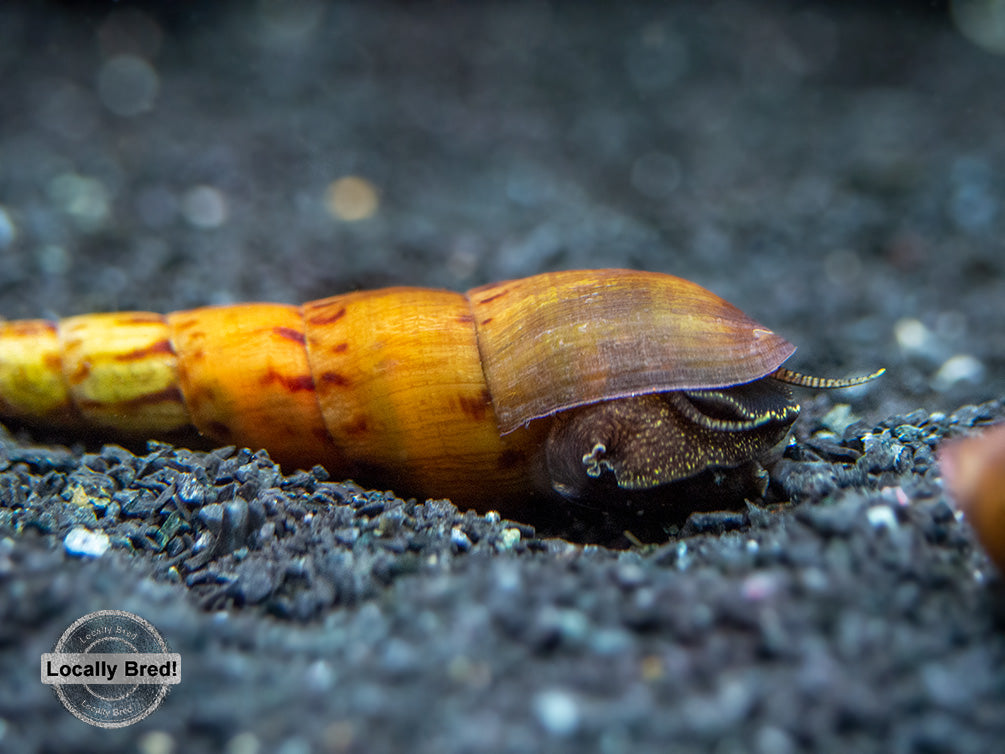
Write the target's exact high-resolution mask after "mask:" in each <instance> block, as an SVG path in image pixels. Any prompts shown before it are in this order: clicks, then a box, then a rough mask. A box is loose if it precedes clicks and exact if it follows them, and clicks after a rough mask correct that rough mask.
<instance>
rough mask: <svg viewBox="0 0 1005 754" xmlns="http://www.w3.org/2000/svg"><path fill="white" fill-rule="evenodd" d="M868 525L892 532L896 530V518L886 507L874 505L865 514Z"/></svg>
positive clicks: (888, 507)
mask: <svg viewBox="0 0 1005 754" xmlns="http://www.w3.org/2000/svg"><path fill="white" fill-rule="evenodd" d="M865 516H866V518H868V519H869V523H870V524H872V525H873V527H874V528H876V529H880V528H883V529H888V530H893V529H896V528H897V517H896V516H895V515H893V510H892V509H891V508H890V506H888V505H874V506H872V507H871V508H869V510H867V511H866V512H865Z"/></svg>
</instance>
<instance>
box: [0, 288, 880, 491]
mask: <svg viewBox="0 0 1005 754" xmlns="http://www.w3.org/2000/svg"><path fill="white" fill-rule="evenodd" d="M794 350H795V347H794V346H792V344H790V343H789V342H788V341H786V340H785V339H784V338H782V337H781V336H779V335H777V334H775V333H773V332H772V331H771V330H769V329H767V328H765V327H763V326H762V325H759V324H758V323H757V322H755V321H753V320H752V319H750V318H749V317H747V316H746V315H745V314H743V313H742V312H740V311H739V310H738V309H737V308H736V307H734V306H732V305H731V304H729V303H727V302H726V301H724V300H723V299H721V298H719V297H718V296H715V295H714V294H712V293H710V292H709V291H707V290H705V289H704V288H702V287H700V286H698V285H696V284H694V283H691V282H689V281H687V280H683V279H681V278H677V277H673V276H670V275H663V274H658V273H647V272H635V271H630V270H584V271H570V272H555V273H548V274H544V275H537V276H534V277H530V278H525V279H522V280H512V281H507V282H503V283H496V284H493V285H487V286H482V287H480V288H475V289H474V290H472V291H470V292H468V294H466V295H464V294H460V293H453V292H450V291H444V290H435V289H425V288H387V289H383V290H376V291H358V292H353V293H346V294H342V295H338V296H333V297H331V298H326V299H321V300H318V301H312V302H309V303H307V304H304V305H303V306H300V307H297V306H287V305H282V304H240V305H235V306H226V307H210V308H203V309H194V310H189V311H182V312H176V313H173V314H168V315H160V314H153V313H149V312H120V313H113V314H91V315H81V316H76V317H70V318H67V319H63V320H61V321H59V322H48V321H44V320H28V321H20V322H6V323H3V322H0V418H3V419H12V420H17V421H22V422H29V423H36V424H47V425H49V426H54V427H66V428H68V429H82V428H91V429H94V430H96V431H108V432H111V433H114V434H119V435H126V436H132V437H138V438H149V437H154V436H165V435H166V436H168V437H177V435H178V433H180V432H183V431H185V429H186V428H187V427H194V428H195V429H196V430H198V432H199V433H201V434H202V435H204V436H206V437H209V438H211V439H212V440H213V441H215V442H218V443H223V444H240V445H246V446H249V447H252V448H266V449H268V451H269V452H270V454H271V455H272V456H273V457H274V458H276V459H277V460H278V461H280V462H281V463H283V464H284V465H287V466H300V467H309V466H311V465H313V464H315V463H321V464H323V465H325V466H326V467H328V469H329V470H330V471H331V473H333V474H339V475H351V476H355V477H356V478H357V479H359V480H360V481H364V482H366V483H370V484H382V485H389V486H393V487H395V488H396V489H398V490H399V491H404V492H409V493H412V494H419V495H430V496H442V497H452V498H454V499H455V501H457V502H460V503H464V504H472V505H475V506H476V507H479V508H482V509H485V508H499V507H505V506H506V503H507V501H514V500H516V501H518V504H522V503H525V502H526V500H527V499H528V497H529V496H531V493H533V492H535V491H538V492H542V493H544V494H555V493H558V494H559V495H561V496H564V497H567V498H574V499H585V498H588V497H590V496H591V495H594V494H595V493H598V492H599V493H600V494H603V495H606V494H608V493H609V492H610V491H611V489H617V490H638V489H647V488H652V487H659V486H661V485H666V484H668V483H671V482H675V481H678V480H682V479H687V478H691V477H694V476H695V475H698V474H701V473H702V472H703V471H704V470H707V469H716V468H720V467H721V468H726V467H736V466H742V465H745V464H749V463H756V462H758V461H759V460H761V459H763V458H764V457H765V455H766V454H768V453H770V452H772V450H773V449H774V448H776V447H777V446H778V444H779V443H780V442H781V441H782V440H783V439H784V437H785V434H786V432H787V431H788V428H789V426H790V425H791V424H792V422H793V421H794V420H795V418H796V415H797V414H798V410H799V408H798V405H796V404H795V403H794V402H793V401H792V399H791V395H790V394H789V392H788V389H787V388H786V387H785V386H784V385H782V384H781V382H791V383H795V384H803V385H811V386H813V387H843V386H846V385H849V384H856V383H857V382H860V381H864V380H865V379H870V378H871V377H872V376H870V377H869V378H860V379H858V380H851V381H829V380H819V379H817V378H808V377H803V376H801V375H796V374H794V373H791V372H788V371H787V370H784V369H780V365H781V364H782V362H784V361H785V360H786V359H787V358H788V357H789V356H790V355H791V354H792V352H793V351H794ZM873 376H874V375H873ZM712 494H713V495H714V494H715V490H713V491H712ZM724 502H725V501H724Z"/></svg>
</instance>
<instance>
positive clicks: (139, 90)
mask: <svg viewBox="0 0 1005 754" xmlns="http://www.w3.org/2000/svg"><path fill="white" fill-rule="evenodd" d="M159 87H160V82H159V78H158V76H157V71H155V70H154V68H153V66H152V65H150V63H148V62H147V61H145V60H143V59H142V58H138V57H135V56H133V55H117V56H115V57H114V58H111V59H109V60H108V61H107V62H106V63H105V64H104V65H102V66H101V70H99V71H98V96H99V97H101V102H102V104H104V106H105V107H107V108H108V109H109V110H111V111H112V112H113V113H115V114H116V115H121V116H123V117H126V118H128V117H132V116H134V115H140V114H141V113H145V112H148V111H150V110H152V109H153V107H154V102H155V101H156V99H157V90H158V88H159Z"/></svg>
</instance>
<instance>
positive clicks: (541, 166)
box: [0, 0, 1005, 417]
mask: <svg viewBox="0 0 1005 754" xmlns="http://www.w3.org/2000/svg"><path fill="white" fill-rule="evenodd" d="M1000 5H1001V4H1000V3H996V2H954V3H930V2H901V3H882V4H876V3H867V2H859V3H841V4H833V3H817V2H764V3H742V2H716V3H706V2H682V3H674V4H672V5H670V4H664V3H633V4H625V5H619V6H614V5H609V4H602V3H572V2H559V3H447V2H441V3H367V4H356V3H323V2H318V1H316V0H296V1H295V2H278V0H272V1H268V0H263V1H261V2H255V3H219V4H217V3H214V4H207V3H196V2H174V3H169V2H162V3H101V2H89V3H61V4H60V3H58V4H46V3H34V4H5V5H4V6H3V7H2V8H0V87H2V91H3V95H4V96H3V97H2V99H0V212H2V214H0V312H2V313H3V315H4V316H6V317H28V316H63V315H67V314H73V313H79V312H82V311H88V310H103V309H125V308H143V309H154V310H167V309H176V308H183V307H191V306H197V305H201V304H206V303H226V302H231V301H239V300H249V299H252V300H253V299H274V300H280V301H288V302H299V301H304V300H309V299H311V298H317V297H322V296H325V295H330V294H332V293H336V292H340V291H343V290H346V289H350V288H355V287H368V286H379V285H387V284H400V283H410V284H420V285H434V286H443V287H448V288H452V289H457V290H463V289H466V288H468V287H471V286H474V285H477V284H481V283H484V282H488V281H491V280H495V279H502V278H507V277H517V276H523V275H529V274H533V273H536V272H541V271H547V270H553V269H566V268H576V267H596V266H618V267H638V268H646V269H653V270H660V271H666V272H672V273H675V274H678V275H682V276H685V277H689V278H692V279H694V280H696V281H697V282H699V283H701V284H703V285H705V286H706V287H708V288H710V289H712V290H713V291H715V292H716V293H718V294H720V295H722V296H724V297H725V298H727V299H729V300H730V301H732V302H733V303H735V304H737V305H738V306H740V307H741V308H742V309H744V310H745V311H747V312H748V313H750V314H751V315H752V316H754V317H755V318H756V319H758V320H760V321H762V322H764V323H765V324H767V325H769V326H771V327H773V328H774V329H776V330H778V331H780V332H782V333H784V334H785V335H786V336H787V337H788V338H789V339H790V340H792V341H793V342H794V343H796V344H797V345H798V346H799V348H800V351H799V353H798V354H797V355H796V356H795V357H794V359H793V360H792V362H791V364H790V365H791V366H793V367H794V368H797V369H801V370H804V371H809V372H819V373H823V374H827V375H832V376H841V375H846V374H850V373H854V372H861V371H864V370H872V369H873V368H875V367H876V366H881V365H882V366H886V367H888V368H889V372H888V375H887V376H886V377H885V378H884V380H883V381H882V383H881V384H878V385H875V386H873V387H872V388H869V389H865V390H862V391H859V394H858V395H852V396H848V395H845V396H843V397H842V396H839V397H838V399H840V400H846V399H849V398H854V399H856V400H860V401H861V402H862V404H861V405H862V406H863V408H864V409H865V410H868V411H872V412H874V414H875V415H876V416H877V417H878V416H879V415H882V414H884V413H892V412H895V411H908V410H911V409H913V408H916V407H918V406H925V407H927V408H929V409H942V410H951V409H953V408H955V407H957V406H958V405H960V404H962V403H967V402H979V401H983V400H987V399H989V398H994V397H997V396H1000V395H1002V394H1003V392H1005V378H1003V376H1002V367H1003V361H1005V358H1003V352H1005V336H1003V332H1005V327H1003V325H1005V306H1003V305H1002V301H1003V296H1005V288H1003V284H1002V275H1001V273H1002V268H1003V266H1005V255H1003V254H1002V238H1003V237H1005V234H1003V224H1005V217H1003V212H1002V197H1003V182H1002V170H1001V168H1002V165H1003V162H1005V143H1003V142H1005V136H1003V133H1005V130H1003V129H1002V128H1001V124H1002V115H1003V112H1002V111H1003V104H1002V103H1003V99H1002V97H1001V94H1000V93H1001V92H1002V91H1005V60H1003V58H1002V56H1001V55H1002V52H1003V51H1005V36H1003V35H1002V34H1001V32H1000V30H999V27H998V25H997V24H996V22H995V19H996V18H997V16H996V13H997V12H998V11H999V8H1000Z"/></svg>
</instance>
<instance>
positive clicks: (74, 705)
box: [42, 610, 181, 728]
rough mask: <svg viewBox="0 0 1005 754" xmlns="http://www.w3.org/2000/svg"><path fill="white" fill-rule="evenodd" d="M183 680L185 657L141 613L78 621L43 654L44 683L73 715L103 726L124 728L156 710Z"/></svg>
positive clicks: (110, 612)
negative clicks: (50, 650) (140, 615)
mask: <svg viewBox="0 0 1005 754" xmlns="http://www.w3.org/2000/svg"><path fill="white" fill-rule="evenodd" d="M180 681H181V655H180V654H178V653H177V652H169V651H168V646H167V644H165V643H164V639H162V638H161V635H160V634H159V633H158V632H157V629H155V628H154V627H153V626H151V625H150V624H149V623H148V622H147V621H145V620H143V618H141V617H139V616H138V615H134V614H133V613H127V612H125V611H123V610H98V611H97V612H94V613H88V614H87V615H85V616H84V617H83V618H80V619H79V620H77V621H75V622H74V624H73V625H72V626H70V627H69V628H68V629H66V631H64V632H63V635H62V636H60V637H59V641H57V642H56V646H55V647H53V650H52V652H49V653H46V654H43V655H42V683H45V684H49V685H51V686H52V687H53V689H54V690H55V692H56V696H58V697H59V700H60V701H61V702H62V703H63V706H64V707H66V708H67V709H68V710H69V711H70V712H72V713H73V714H74V715H76V716H77V717H79V718H80V719H81V720H83V721H84V722H85V723H90V724H91V725H97V726H98V727H101V728H124V727H125V726H127V725H132V724H133V723H135V722H138V721H140V720H142V719H143V718H144V717H146V716H147V715H149V714H150V713H151V712H153V711H154V710H155V709H157V707H159V706H160V703H161V702H162V701H163V700H164V697H165V696H167V692H168V689H169V687H170V686H171V685H172V684H175V683H179V682H180Z"/></svg>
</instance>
